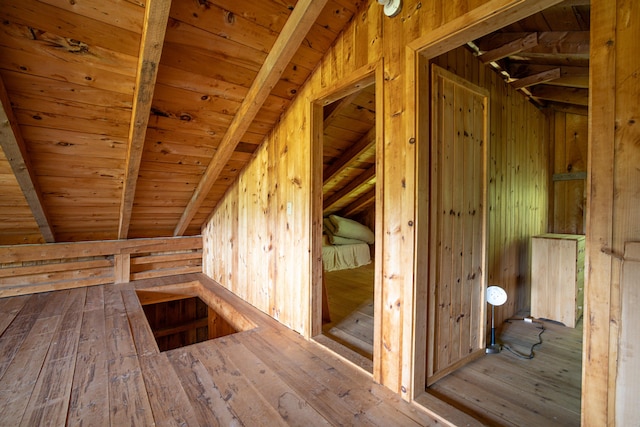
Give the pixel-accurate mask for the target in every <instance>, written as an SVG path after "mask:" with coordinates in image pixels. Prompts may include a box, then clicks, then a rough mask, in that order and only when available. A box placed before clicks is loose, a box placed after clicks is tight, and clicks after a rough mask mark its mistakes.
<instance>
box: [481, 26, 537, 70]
mask: <svg viewBox="0 0 640 427" xmlns="http://www.w3.org/2000/svg"><path fill="white" fill-rule="evenodd" d="M537 44H538V34H537V33H529V34H527V35H526V36H524V37H520V38H518V39H515V40H513V41H510V42H508V43H505V44H504V45H502V46H500V47H497V48H495V49H492V50H489V51H487V52H485V53H483V54H482V55H480V56H479V57H478V58H480V60H481V61H482V62H483V63H484V64H488V63H489V62H493V61H497V60H499V59H502V58H506V57H507V56H511V55H514V54H516V53H519V52H522V51H523V50H527V49H531V48H532V47H534V46H536V45H537Z"/></svg>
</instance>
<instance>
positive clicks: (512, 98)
mask: <svg viewBox="0 0 640 427" xmlns="http://www.w3.org/2000/svg"><path fill="white" fill-rule="evenodd" d="M433 62H434V63H436V64H437V65H439V66H441V67H443V68H446V69H447V70H449V71H451V72H452V73H455V74H457V75H458V76H460V77H462V78H464V79H465V80H468V81H470V82H471V83H473V84H476V85H478V86H480V87H483V88H485V89H487V90H489V91H490V95H489V100H490V101H489V102H490V107H489V120H490V124H489V135H490V137H489V154H488V171H487V172H488V174H487V178H488V195H487V196H488V197H487V199H488V221H489V226H488V236H487V238H488V268H489V275H488V285H498V286H501V287H503V288H504V289H505V290H506V291H507V295H508V299H507V302H506V304H505V305H503V306H501V307H496V322H498V323H497V324H498V325H499V324H501V323H502V321H503V320H504V319H506V318H508V317H510V316H513V315H514V314H515V313H516V312H518V311H519V310H525V309H529V307H530V304H531V237H532V236H535V235H537V234H542V233H546V232H547V227H548V224H547V211H548V206H549V203H548V180H549V178H550V177H549V173H548V170H549V166H548V164H549V128H548V120H547V117H546V116H545V114H544V113H543V112H541V111H540V110H539V109H537V108H536V107H535V106H533V104H531V103H530V102H529V101H528V100H527V99H526V98H525V97H524V96H522V95H521V94H520V93H518V92H517V91H515V90H514V89H512V88H511V87H510V86H509V85H507V84H506V83H504V81H503V80H502V79H501V78H500V76H499V75H498V74H497V73H495V72H493V71H492V70H491V69H490V68H489V67H487V66H485V65H484V64H482V63H481V62H480V61H479V60H478V59H477V58H476V57H475V56H474V55H473V54H472V53H471V52H470V51H469V50H468V49H466V48H464V47H460V48H458V49H455V50H453V51H451V52H448V53H445V54H443V55H441V56H439V57H437V58H435V59H434V60H433Z"/></svg>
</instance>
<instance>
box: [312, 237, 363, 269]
mask: <svg viewBox="0 0 640 427" xmlns="http://www.w3.org/2000/svg"><path fill="white" fill-rule="evenodd" d="M322 263H323V264H324V271H335V270H345V269H348V268H357V267H360V266H363V265H367V264H369V263H371V252H370V249H369V245H368V244H366V243H356V244H353V245H329V246H322Z"/></svg>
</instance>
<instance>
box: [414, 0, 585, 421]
mask: <svg viewBox="0 0 640 427" xmlns="http://www.w3.org/2000/svg"><path fill="white" fill-rule="evenodd" d="M522 9H523V10H522V12H520V11H518V12H519V13H520V16H518V17H515V16H514V18H512V19H514V20H516V19H520V20H519V21H516V22H513V23H511V24H510V25H508V26H507V27H503V28H501V26H502V25H504V24H501V23H500V19H501V18H499V17H495V19H494V17H487V18H486V19H484V20H478V22H479V23H480V22H482V26H483V28H480V27H481V25H480V24H478V25H471V26H469V27H468V28H467V29H466V30H465V34H466V36H467V37H468V40H462V36H460V34H459V33H458V34H457V36H456V37H451V40H450V39H447V38H446V37H442V38H437V37H435V38H434V39H429V38H428V37H424V38H423V39H421V40H420V41H416V42H415V43H414V44H413V45H411V46H410V47H412V48H413V49H414V51H415V52H416V55H415V59H414V61H415V62H414V63H411V64H410V65H408V67H407V68H409V69H414V70H416V71H415V72H416V75H415V76H416V79H415V80H416V82H418V84H419V86H420V88H419V92H418V93H420V94H421V97H418V98H417V99H416V110H417V113H416V124H417V127H418V129H417V131H416V132H417V134H418V141H419V143H420V145H419V147H421V148H420V150H422V153H420V152H419V154H418V156H419V159H420V166H419V168H421V169H422V170H421V171H420V172H419V176H420V177H421V181H420V183H419V184H418V185H419V186H422V187H423V188H424V187H426V188H431V186H432V185H433V183H432V182H430V180H431V179H432V176H433V175H431V174H430V173H429V170H430V169H429V168H430V165H432V164H433V163H432V162H434V161H435V159H434V157H433V153H434V152H433V148H432V147H433V141H432V140H431V137H432V135H435V133H434V132H433V130H434V129H433V127H435V126H437V125H438V123H436V122H434V121H433V117H434V113H433V108H434V107H433V103H432V100H433V92H432V91H431V85H432V80H431V78H430V76H431V72H432V69H433V66H434V64H435V65H436V66H439V67H442V68H444V69H446V70H447V71H448V72H451V73H453V74H455V75H456V76H457V77H458V78H462V79H465V80H467V81H470V82H471V83H473V84H477V85H479V86H483V87H485V88H486V89H487V90H489V99H490V101H489V105H490V109H489V117H490V121H489V135H490V137H489V139H488V141H487V143H488V156H487V167H488V170H487V177H486V178H487V196H488V197H487V205H486V208H487V210H488V218H487V243H486V244H487V247H486V248H487V249H486V250H487V261H488V263H487V270H486V274H487V285H499V286H501V287H503V288H505V289H506V290H507V294H508V296H509V299H508V301H507V303H506V304H505V305H503V306H501V307H496V325H500V327H499V329H498V337H499V338H498V341H499V342H501V341H502V343H503V344H510V347H512V348H514V347H515V348H517V350H519V352H520V353H523V354H525V355H528V354H529V352H530V349H531V345H532V344H535V343H536V342H537V334H538V333H539V330H538V329H536V328H535V324H534V325H531V324H529V323H525V321H524V320H523V319H524V318H525V317H527V316H529V315H530V314H532V312H531V308H532V286H533V277H532V275H535V274H537V272H532V261H531V257H532V243H531V242H532V239H533V238H534V237H536V236H539V235H543V234H546V233H549V232H552V233H571V234H577V235H579V234H583V233H584V232H585V229H584V226H583V217H584V213H585V212H584V211H585V205H584V188H585V187H584V182H585V181H583V180H585V179H586V172H587V171H586V164H587V159H586V157H584V156H583V154H584V155H585V156H586V152H587V150H586V148H587V146H586V141H587V134H586V123H587V120H586V119H587V117H588V111H587V98H588V96H587V93H588V59H589V52H588V40H589V35H588V31H589V5H588V3H586V2H585V3H583V2H580V3H573V4H571V5H567V4H562V3H561V4H559V5H558V6H552V7H551V8H549V9H548V10H545V11H542V12H538V11H537V10H535V12H536V14H535V15H532V16H527V15H529V14H531V13H532V12H534V10H532V9H530V12H528V13H527V12H526V10H525V8H524V7H523V8H522ZM560 25H569V26H571V28H561V27H559V26H560ZM535 26H538V28H535ZM487 29H490V30H493V32H492V33H490V34H485V33H486V30H487ZM450 30H451V29H449V30H447V31H444V29H443V30H442V31H441V34H447V33H450V34H453V33H454V32H455V31H450ZM453 39H455V40H456V41H454V40H453ZM461 42H464V43H465V44H464V45H462V46H459V44H460V43H461ZM445 46H446V47H445ZM585 47H586V49H585ZM567 49H569V50H571V52H568V51H567ZM445 51H448V52H447V53H444V54H443V53H442V52H445ZM485 54H487V56H486V57H485V58H482V56H484V55H485ZM557 60H560V61H562V64H560V63H557V62H554V61H557ZM564 61H569V62H571V66H567V63H566V62H564ZM412 66H414V67H413V68H412ZM483 81H484V82H485V83H484V84H483V83H482V82H483ZM488 81H489V83H488V84H486V82H488ZM427 94H428V96H427ZM569 94H571V96H568V95H569ZM463 128H464V125H462V126H461V131H462V132H463V133H464V129H463ZM567 142H571V143H572V144H573V143H574V142H576V143H577V145H572V146H571V147H568V146H567ZM583 165H584V169H582V168H583ZM427 192H428V190H427ZM433 202H434V200H429V201H428V204H427V206H431V208H433V206H432V205H431V203H433ZM429 212H431V211H429ZM419 215H420V216H422V217H423V220H422V221H420V223H422V224H425V223H429V224H430V225H431V227H432V228H430V229H428V230H426V229H422V230H419V231H418V234H419V237H418V241H419V242H425V241H426V242H430V245H431V246H429V247H426V246H427V245H425V246H423V247H422V248H420V247H419V248H418V253H419V254H425V253H428V254H429V257H430V259H431V257H432V256H433V248H434V246H433V245H436V246H437V245H438V244H439V243H438V242H442V241H441V240H438V239H439V238H438V233H439V232H441V231H442V230H441V229H434V228H433V225H434V223H433V222H432V221H433V216H432V215H431V214H428V213H427V212H420V213H419ZM425 217H426V219H425ZM419 244H420V243H419ZM578 258H579V257H578ZM574 264H575V261H574ZM429 265H430V266H431V268H426V267H425V268H424V270H422V271H419V277H422V278H423V280H422V281H421V283H417V284H416V286H418V289H417V293H418V294H421V293H424V295H429V298H433V294H432V293H431V291H430V290H427V289H429V286H432V285H439V284H444V283H443V282H441V283H439V284H438V283H436V282H435V281H434V276H433V275H432V274H433V271H434V270H433V268H432V267H433V265H432V264H429ZM452 277H453V276H452ZM465 277H466V276H465ZM453 278H454V280H453V281H450V282H449V285H450V284H451V283H455V277H453ZM463 279H464V277H463ZM444 285H446V284H444ZM572 286H576V285H575V284H573V285H572ZM575 291H576V292H575V295H576V298H578V296H579V295H580V291H581V289H580V287H579V286H576V288H575ZM455 295H456V294H454V296H455ZM578 305H581V304H576V308H578V307H577V306H578ZM432 307H433V306H432V305H431V302H428V301H426V300H425V301H422V302H421V301H417V309H416V312H417V313H423V315H424V320H423V322H424V323H423V324H424V325H425V330H427V331H433V330H434V326H433V325H434V321H435V319H434V317H433V316H435V313H437V310H434V309H433V308H432ZM487 308H488V307H487V306H485V311H486V309H487ZM453 318H454V320H455V319H456V316H453ZM461 319H462V318H461ZM516 319H517V320H516ZM553 320H554V319H550V320H546V319H543V321H544V322H545V327H546V330H545V335H546V337H545V336H543V337H545V338H544V342H545V343H546V345H545V344H542V346H540V347H536V351H535V353H536V354H538V356H536V357H535V358H534V359H533V360H530V359H527V358H524V359H521V358H518V357H517V356H516V355H512V354H511V353H509V352H507V351H503V352H502V353H500V354H498V355H495V354H494V355H487V356H484V357H483V356H480V357H479V359H477V360H475V361H471V362H470V363H468V364H466V365H464V366H462V365H461V366H455V367H454V369H452V370H451V371H450V372H449V373H448V375H443V376H442V377H440V378H435V381H432V382H429V380H428V379H427V377H428V374H429V364H430V363H433V360H434V358H435V357H436V356H438V355H440V356H442V353H438V352H440V350H441V349H442V348H443V347H445V346H447V348H449V347H448V346H449V345H450V344H451V343H452V342H450V343H444V344H441V345H439V346H438V347H434V346H433V345H431V344H429V341H428V337H427V335H428V334H429V333H432V332H427V333H425V336H424V337H418V338H417V339H416V341H415V345H416V349H417V352H416V359H415V360H416V362H415V363H416V367H417V368H416V370H415V372H416V376H415V380H416V383H419V382H420V381H421V378H420V377H419V375H421V374H422V375H423V376H424V377H423V378H424V379H422V381H424V385H425V390H426V391H427V393H430V394H433V395H436V396H437V397H439V398H441V399H442V400H445V401H447V402H449V403H451V404H452V405H454V406H456V407H457V408H459V409H462V410H463V411H465V412H467V413H468V414H471V415H473V416H474V417H476V418H478V419H480V420H484V421H485V422H486V423H488V424H495V423H498V424H500V423H507V422H511V423H516V424H517V423H518V420H521V423H528V424H531V423H534V424H535V423H542V424H545V425H552V424H553V422H551V423H549V422H548V420H549V419H554V418H555V419H557V420H558V424H557V425H574V424H579V422H580V397H581V381H582V372H581V371H582V368H581V354H582V345H581V343H582V332H581V330H582V329H581V328H582V322H581V321H580V320H579V321H578V322H577V323H576V324H571V325H560V324H559V323H557V322H555V321H553ZM515 322H519V323H515ZM574 326H575V328H574ZM416 328H417V329H420V325H419V324H418V325H417V326H416ZM450 330H455V328H453V329H450ZM487 330H488V328H487ZM450 336H452V335H450ZM444 338H446V337H444ZM484 338H485V339H486V337H484ZM422 340H424V341H422ZM421 341H422V342H424V343H426V344H422V343H421ZM530 341H531V342H530ZM422 354H423V356H421V355H422ZM542 357H546V358H547V359H546V363H545V361H543V360H542ZM499 358H501V359H499ZM502 359H504V360H502ZM425 360H426V362H425ZM499 360H501V361H499ZM525 360H526V361H525ZM549 360H553V363H549ZM485 361H489V362H491V363H489V364H488V365H483V363H485ZM420 363H425V366H424V368H423V369H424V370H423V371H421V370H420V369H422V368H421V367H420V366H419V364H420ZM538 363H541V365H539V364H538ZM550 366H553V367H554V368H553V374H551V373H550V372H548V371H549V367H550ZM536 371H537V372H536ZM557 378H562V380H561V381H559V382H556V381H555V380H556V379H557ZM427 384H429V387H426V385H427ZM524 388H526V389H527V390H529V392H531V391H533V393H534V394H535V395H536V396H538V397H539V399H527V400H526V402H523V401H522V399H518V398H517V396H518V394H519V393H520V391H521V390H522V389H524ZM456 389H457V391H455V392H454V391H453V390H456ZM461 390H463V391H461ZM550 396H553V397H550ZM551 401H552V402H551ZM538 405H539V406H538ZM505 408H508V411H507V410H506V409H505ZM536 417H541V418H536ZM536 419H537V420H538V421H535V420H536Z"/></svg>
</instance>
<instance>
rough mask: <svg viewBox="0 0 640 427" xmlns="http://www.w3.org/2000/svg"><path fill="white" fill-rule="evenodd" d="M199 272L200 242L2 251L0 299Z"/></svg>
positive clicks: (52, 246)
mask: <svg viewBox="0 0 640 427" xmlns="http://www.w3.org/2000/svg"><path fill="white" fill-rule="evenodd" d="M201 271H202V238H201V236H195V237H171V238H160V239H135V240H105V241H100V242H82V243H51V244H43V245H12V246H0V298H2V297H7V296H14V295H22V294H29V293H36V292H47V291H51V290H60V289H71V288H78V287H83V286H93V285H102V284H107V283H114V282H115V283H126V282H129V281H130V280H138V279H148V278H156V277H164V276H172V275H175V274H186V273H199V272H201Z"/></svg>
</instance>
